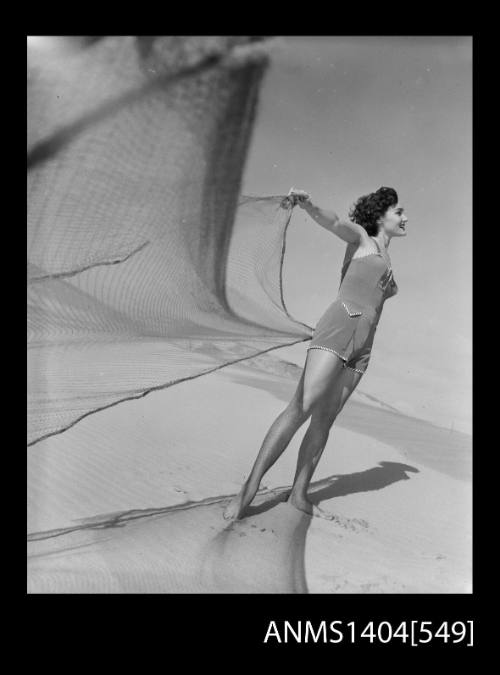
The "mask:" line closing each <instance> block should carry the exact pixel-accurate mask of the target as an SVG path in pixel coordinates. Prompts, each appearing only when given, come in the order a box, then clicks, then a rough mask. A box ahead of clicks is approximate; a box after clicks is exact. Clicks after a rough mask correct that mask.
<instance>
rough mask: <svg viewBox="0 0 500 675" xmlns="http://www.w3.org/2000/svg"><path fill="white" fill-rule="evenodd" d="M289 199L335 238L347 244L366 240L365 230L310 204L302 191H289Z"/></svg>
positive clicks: (293, 189) (307, 196) (309, 199)
mask: <svg viewBox="0 0 500 675" xmlns="http://www.w3.org/2000/svg"><path fill="white" fill-rule="evenodd" d="M289 196H290V197H292V198H294V199H295V203H297V204H298V205H299V206H300V207H301V208H302V209H304V211H306V212H307V213H308V214H309V215H310V216H311V218H312V219H313V220H314V221H316V222H317V223H318V225H321V227H324V228H325V230H328V231H329V232H332V233H333V234H336V235H337V237H340V239H343V240H344V241H346V242H347V243H349V244H360V243H361V242H362V241H364V240H365V239H368V235H367V233H366V230H365V229H364V228H363V227H361V225H358V224H357V223H351V222H350V221H349V220H341V219H340V218H339V216H338V215H337V214H336V213H335V211H331V210H327V209H322V208H320V207H319V206H316V205H315V204H313V203H312V201H311V197H310V196H309V195H308V194H307V192H304V191H303V190H295V188H292V190H290V194H289Z"/></svg>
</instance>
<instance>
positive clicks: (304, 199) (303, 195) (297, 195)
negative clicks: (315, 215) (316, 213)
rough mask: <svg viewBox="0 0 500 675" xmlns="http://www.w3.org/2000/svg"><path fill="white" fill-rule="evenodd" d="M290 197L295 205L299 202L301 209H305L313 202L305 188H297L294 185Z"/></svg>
mask: <svg viewBox="0 0 500 675" xmlns="http://www.w3.org/2000/svg"><path fill="white" fill-rule="evenodd" d="M288 198H289V199H290V200H291V202H292V204H293V206H295V205H296V204H298V205H299V206H300V208H301V209H305V208H306V207H307V206H310V205H311V204H312V202H311V197H310V195H309V193H307V192H305V191H304V190H297V188H294V187H293V188H291V189H290V192H289V193H288Z"/></svg>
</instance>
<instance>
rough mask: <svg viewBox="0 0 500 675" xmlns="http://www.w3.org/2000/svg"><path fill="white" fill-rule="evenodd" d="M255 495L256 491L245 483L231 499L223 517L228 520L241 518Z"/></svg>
mask: <svg viewBox="0 0 500 675" xmlns="http://www.w3.org/2000/svg"><path fill="white" fill-rule="evenodd" d="M254 497H255V493H252V492H251V491H250V490H249V489H248V487H247V486H246V485H243V487H242V488H241V490H240V491H239V493H238V494H237V495H235V496H234V497H233V498H232V499H231V500H230V501H229V503H228V505H227V506H226V508H225V509H224V512H223V514H222V515H223V517H224V518H225V519H226V520H239V519H240V518H241V517H242V515H243V513H244V511H245V509H246V507H247V506H248V505H249V504H250V502H251V501H252V499H253V498H254Z"/></svg>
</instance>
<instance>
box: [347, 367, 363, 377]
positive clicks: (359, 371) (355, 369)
mask: <svg viewBox="0 0 500 675" xmlns="http://www.w3.org/2000/svg"><path fill="white" fill-rule="evenodd" d="M346 368H349V370H354V371H355V372H356V373H361V375H364V374H365V372H366V371H364V370H360V369H359V368H353V367H352V366H346Z"/></svg>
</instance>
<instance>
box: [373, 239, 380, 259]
mask: <svg viewBox="0 0 500 675" xmlns="http://www.w3.org/2000/svg"><path fill="white" fill-rule="evenodd" d="M372 239H373V241H374V242H375V245H376V246H377V250H378V252H379V255H382V251H381V250H380V246H379V245H378V241H377V240H376V239H375V237H372ZM382 257H383V256H382Z"/></svg>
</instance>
